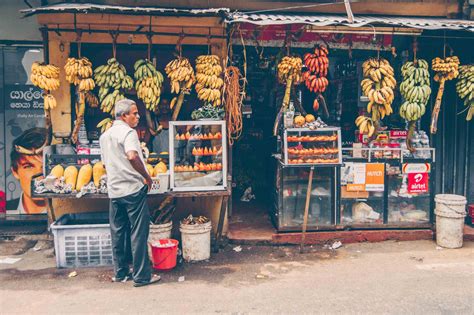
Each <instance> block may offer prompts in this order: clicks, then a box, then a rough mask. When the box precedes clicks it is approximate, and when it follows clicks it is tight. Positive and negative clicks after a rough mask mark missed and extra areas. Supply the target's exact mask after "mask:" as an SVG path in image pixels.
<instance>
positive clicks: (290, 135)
mask: <svg viewBox="0 0 474 315" xmlns="http://www.w3.org/2000/svg"><path fill="white" fill-rule="evenodd" d="M282 151H283V157H284V158H283V163H284V164H285V165H287V166H288V165H294V166H297V165H301V166H308V165H318V166H319V165H321V166H324V165H338V164H340V163H341V162H342V153H341V135H340V129H339V128H327V127H326V128H318V129H315V130H312V129H309V128H288V129H285V130H284V132H283V148H282Z"/></svg>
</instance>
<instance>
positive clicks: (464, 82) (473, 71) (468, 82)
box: [456, 64, 474, 121]
mask: <svg viewBox="0 0 474 315" xmlns="http://www.w3.org/2000/svg"><path fill="white" fill-rule="evenodd" d="M458 79H459V81H458V82H457V83H456V91H457V92H458V95H459V97H460V98H461V99H463V100H464V105H465V106H469V109H468V111H467V116H466V120H467V121H469V120H471V119H472V117H473V116H474V65H472V64H471V65H465V66H460V67H459V77H458Z"/></svg>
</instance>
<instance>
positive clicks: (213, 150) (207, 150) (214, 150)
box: [192, 146, 222, 156]
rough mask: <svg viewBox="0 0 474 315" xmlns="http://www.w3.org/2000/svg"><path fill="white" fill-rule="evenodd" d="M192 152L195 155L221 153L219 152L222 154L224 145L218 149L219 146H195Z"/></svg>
mask: <svg viewBox="0 0 474 315" xmlns="http://www.w3.org/2000/svg"><path fill="white" fill-rule="evenodd" d="M192 154H193V155H194V156H210V155H219V154H222V147H221V148H219V149H217V147H215V146H214V147H212V148H211V147H209V148H207V147H204V149H203V148H196V147H194V148H193V151H192Z"/></svg>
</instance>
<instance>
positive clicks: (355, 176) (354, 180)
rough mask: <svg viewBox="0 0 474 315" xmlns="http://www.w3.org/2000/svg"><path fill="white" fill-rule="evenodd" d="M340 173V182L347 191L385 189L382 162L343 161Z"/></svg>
mask: <svg viewBox="0 0 474 315" xmlns="http://www.w3.org/2000/svg"><path fill="white" fill-rule="evenodd" d="M341 175H342V178H341V184H342V185H346V189H347V191H348V192H356V191H384V189H385V187H384V186H385V164H384V163H345V165H344V168H343V170H342V172H341Z"/></svg>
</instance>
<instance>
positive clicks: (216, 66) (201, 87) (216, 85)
mask: <svg viewBox="0 0 474 315" xmlns="http://www.w3.org/2000/svg"><path fill="white" fill-rule="evenodd" d="M196 81H197V83H196V86H195V89H196V92H197V94H198V98H199V99H200V100H202V101H204V102H206V103H211V104H213V105H214V106H220V105H222V100H221V96H222V93H221V90H222V87H223V86H224V80H223V79H222V66H221V65H220V60H219V57H218V56H216V55H202V56H199V57H197V59H196Z"/></svg>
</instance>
